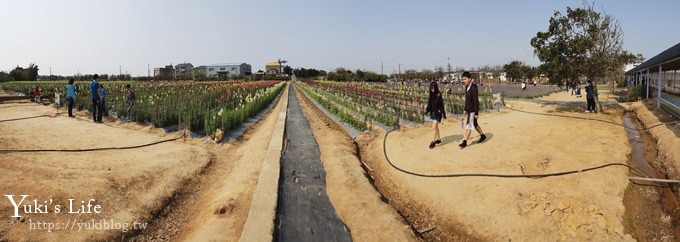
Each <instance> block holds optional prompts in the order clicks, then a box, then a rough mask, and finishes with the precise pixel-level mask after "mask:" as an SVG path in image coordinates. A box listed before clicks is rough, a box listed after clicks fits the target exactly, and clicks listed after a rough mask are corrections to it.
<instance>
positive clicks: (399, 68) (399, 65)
mask: <svg viewBox="0 0 680 242" xmlns="http://www.w3.org/2000/svg"><path fill="white" fill-rule="evenodd" d="M397 68H398V70H399V79H401V63H398V67H397ZM402 81H403V80H402Z"/></svg>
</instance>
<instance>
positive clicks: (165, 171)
mask: <svg viewBox="0 0 680 242" xmlns="http://www.w3.org/2000/svg"><path fill="white" fill-rule="evenodd" d="M19 84H21V83H9V85H3V86H1V87H3V88H5V91H2V93H0V95H16V94H17V92H20V90H21V89H22V88H25V87H26V86H30V84H24V85H26V86H22V85H19ZM125 84H127V83H105V84H104V85H108V86H111V88H112V89H114V90H115V91H114V92H112V93H115V94H112V95H111V96H110V97H111V98H113V99H114V100H115V98H116V95H122V94H119V93H120V92H122V91H120V90H119V89H117V88H118V87H119V86H121V87H122V86H124V85H125ZM133 84H134V87H135V88H136V90H138V92H139V93H145V94H143V97H144V98H146V99H147V100H151V101H148V102H149V103H148V104H146V105H147V106H145V108H142V109H140V110H139V111H137V112H138V114H137V115H138V116H136V117H140V119H139V120H137V121H135V120H132V122H127V121H125V120H123V119H116V118H115V117H111V118H109V119H107V120H106V122H105V124H103V125H102V124H94V123H92V121H91V116H90V115H89V113H88V112H87V111H85V110H81V111H79V112H76V114H77V116H78V118H75V119H70V118H67V117H65V115H63V114H62V115H55V114H54V111H55V109H54V107H52V106H51V105H38V104H35V103H29V102H26V101H11V102H6V103H0V120H9V121H0V132H1V133H2V135H0V144H1V145H2V147H3V149H9V150H12V149H69V148H78V149H83V148H105V147H120V146H129V145H140V144H145V143H149V142H154V141H159V140H165V139H175V138H177V140H172V141H169V142H163V143H160V144H156V145H150V146H144V147H140V148H133V149H126V150H120V151H119V150H102V151H97V150H95V151H92V152H74V153H61V152H43V151H35V152H28V153H24V152H22V153H16V152H9V153H7V152H5V153H2V157H0V164H2V166H0V170H1V171H2V172H4V173H6V174H11V175H10V176H5V177H4V178H3V180H2V181H3V183H2V184H5V185H3V187H2V189H3V190H5V191H9V193H15V194H18V193H19V191H21V192H25V193H29V194H31V196H32V197H36V198H40V197H50V198H53V199H55V203H64V201H65V200H67V199H69V198H71V197H76V198H83V199H85V200H86V199H88V198H91V197H92V198H96V199H97V200H99V201H100V203H99V204H100V205H102V207H104V208H106V210H105V213H104V214H98V215H93V214H83V215H78V216H75V217H71V216H62V215H59V214H46V215H42V214H32V215H27V216H25V217H24V218H23V219H9V220H6V221H5V222H6V223H4V224H3V226H0V238H3V239H6V240H14V239H20V238H23V239H29V240H64V239H70V240H76V241H82V240H133V241H206V240H223V239H225V238H227V239H226V240H228V241H236V240H238V238H239V237H240V236H242V232H243V231H244V226H245V224H246V223H247V221H248V219H249V217H248V215H249V210H250V209H251V208H252V207H251V206H252V204H254V199H255V198H254V194H255V191H256V187H257V186H258V183H259V181H260V180H261V179H259V178H258V177H259V176H260V172H261V171H262V170H263V168H264V167H265V165H264V159H265V153H266V152H262V150H263V149H266V148H263V147H268V144H269V143H270V141H271V140H272V139H273V137H275V134H276V132H283V130H278V129H277V128H276V126H277V125H280V124H279V122H286V123H289V122H290V120H288V119H289V118H290V117H289V118H285V117H281V116H280V115H281V114H280V113H281V112H283V113H286V112H290V110H289V109H290V108H291V106H289V105H294V104H293V102H295V103H298V102H299V105H300V108H301V109H302V111H303V113H304V119H305V120H303V121H304V122H309V128H310V131H311V133H312V134H313V137H307V138H310V139H311V140H312V141H313V142H312V143H311V144H313V145H316V146H317V147H318V149H319V157H318V158H319V159H320V161H321V166H322V167H323V170H324V171H323V172H324V174H325V176H323V177H325V182H324V183H323V184H324V186H325V188H326V192H327V195H328V198H329V201H330V203H331V205H332V207H333V210H334V211H335V213H336V214H337V218H338V219H340V220H341V221H342V223H343V224H344V225H345V226H347V230H346V231H349V235H350V236H351V238H352V239H353V240H354V241H385V240H389V241H417V240H424V241H498V240H531V241H546V240H547V241H551V240H567V241H569V240H579V241H581V240H594V241H633V240H635V239H639V238H643V237H642V236H647V237H644V238H661V237H660V236H662V237H663V236H665V237H663V238H669V236H673V235H672V231H673V228H674V227H673V226H672V224H671V223H666V224H663V221H665V220H663V221H662V220H658V219H657V218H650V217H647V218H645V219H644V220H643V221H640V222H639V223H636V224H637V225H636V228H637V229H638V230H637V232H635V234H632V233H633V232H631V226H630V221H629V219H630V216H631V215H629V214H631V213H632V214H639V213H640V211H641V210H642V209H646V210H650V211H654V214H657V215H659V216H670V217H671V218H672V219H675V218H676V217H674V215H672V214H668V213H667V212H664V210H663V208H662V207H659V206H658V205H657V204H656V202H654V200H653V199H648V200H644V199H637V200H635V199H633V200H631V197H633V196H638V195H640V194H645V193H649V191H646V190H640V189H637V188H636V189H632V190H631V186H632V185H631V183H630V182H628V179H627V178H628V176H632V175H634V174H632V173H631V171H629V170H628V169H626V168H624V167H608V168H604V169H599V170H594V171H591V172H587V173H579V174H572V175H567V176H557V177H547V178H541V179H531V178H512V179H507V178H497V177H439V178H433V177H422V176H414V175H412V174H408V173H404V172H402V171H400V170H398V169H396V167H399V169H404V170H407V171H410V172H415V173H420V174H431V175H439V174H449V173H501V174H540V173H549V172H559V171H564V170H573V169H582V168H584V167H591V166H596V165H599V164H604V163H609V162H623V163H628V162H630V154H631V153H632V152H633V151H632V150H631V146H630V145H629V140H628V136H627V135H626V129H625V128H624V127H621V126H617V125H611V124H607V123H604V122H592V121H590V120H588V118H595V119H599V120H605V121H607V122H610V123H622V120H623V119H624V109H625V106H616V105H614V104H611V105H608V108H607V112H606V113H599V114H589V113H583V108H582V107H579V106H578V105H579V103H581V102H583V99H582V98H577V97H575V96H571V95H569V93H567V92H557V93H553V91H549V90H550V89H545V90H542V91H538V90H537V91H535V93H539V94H536V95H540V97H534V98H508V99H506V100H505V103H506V106H505V107H503V110H502V111H500V112H499V111H497V110H496V108H494V106H493V101H492V100H491V92H485V93H483V94H482V95H480V105H481V107H482V113H481V116H480V125H481V126H482V127H483V128H484V130H485V132H486V134H487V136H488V137H489V139H488V141H487V142H485V143H483V144H475V143H474V142H473V143H472V144H471V145H470V146H469V147H468V148H466V149H459V148H458V147H457V143H458V142H460V140H461V139H462V130H461V128H460V126H459V119H460V113H461V112H462V105H463V102H464V100H463V97H462V94H460V93H457V92H456V91H452V92H451V93H447V94H445V96H444V101H445V105H446V110H447V112H449V119H447V120H445V121H444V122H443V124H442V126H441V130H442V138H443V140H442V144H441V145H439V146H437V147H436V148H435V149H432V150H431V149H429V148H428V147H427V144H428V143H429V141H430V139H431V129H430V128H429V126H428V125H429V122H430V121H429V118H427V117H426V115H425V114H424V109H425V108H424V103H426V98H427V93H425V90H423V89H420V88H418V87H417V86H391V85H385V84H375V83H359V82H358V83H342V82H332V81H294V82H278V81H271V82H252V83H251V82H225V83H220V82H217V83H203V82H197V83H193V84H191V85H189V84H186V86H185V84H180V83H171V82H168V83H162V84H160V85H159V86H153V85H151V84H150V83H133ZM50 85H54V86H50ZM62 85H63V83H56V84H55V83H46V84H44V86H45V88H46V89H45V90H49V88H57V90H55V91H58V88H59V87H60V86H62ZM192 85H195V87H192ZM507 88H513V87H507ZM157 90H164V92H166V93H167V94H159V93H156V92H157ZM192 90H194V91H192ZM229 91H233V93H238V94H232V96H231V97H232V98H231V99H229V101H222V100H221V98H220V97H221V94H223V93H225V92H229ZM158 92H160V91H158ZM183 92H188V93H194V92H196V93H210V94H209V95H212V96H211V97H212V98H209V99H202V100H204V101H205V103H203V104H202V105H203V106H200V105H199V106H200V107H203V108H196V111H195V112H196V113H202V114H200V115H198V114H197V115H196V116H197V117H198V116H200V117H203V120H202V122H203V126H198V127H195V128H194V129H191V127H192V126H191V125H188V124H187V125H185V124H183V123H182V122H178V124H176V125H177V126H178V127H177V129H178V130H177V131H172V130H169V129H167V126H170V125H172V123H173V122H174V121H172V122H169V123H165V126H163V125H162V124H164V123H163V122H161V120H164V118H167V117H169V116H157V115H154V113H155V112H156V111H155V110H165V109H166V108H173V107H177V109H178V110H183V109H182V108H187V107H188V106H184V104H178V101H175V100H174V99H173V95H179V94H180V93H183ZM290 92H295V93H296V95H295V96H296V97H295V96H293V97H290V99H289V96H290ZM85 94H87V93H85ZM147 95H148V96H147ZM197 95H203V94H197ZM532 95H533V94H532ZM605 95H606V94H601V97H600V98H601V99H603V100H605V99H606V98H605ZM234 96H236V97H234ZM79 97H80V96H79ZM226 97H229V96H228V95H227V96H226ZM226 97H225V98H226ZM86 98H87V96H85V98H81V99H86ZM186 98H189V97H188V96H187V97H186ZM283 98H286V99H289V102H290V103H291V104H284V103H283V102H282V101H281V100H283ZM181 100H184V99H180V101H179V102H181ZM214 100H218V101H214ZM152 101H153V103H151V102H152ZM46 102H47V101H46ZM83 102H85V101H83ZM191 103H194V104H197V105H198V104H201V102H198V101H191ZM206 103H212V104H210V105H208V104H206ZM115 105H116V104H112V107H115ZM213 105H214V106H213ZM295 105H298V104H295ZM160 106H165V107H163V108H160ZM199 106H197V107H199ZM245 108H250V109H252V110H249V111H247V112H245V111H243V109H245ZM237 109H238V110H240V112H237ZM220 110H221V111H220ZM286 110H288V111H286ZM517 110H521V111H526V112H533V113H544V114H558V115H567V116H572V117H580V118H584V119H573V118H572V119H564V118H559V117H554V116H541V115H532V114H528V113H524V112H519V111H517ZM61 112H63V110H62V111H61ZM149 113H151V114H149ZM258 114H259V115H258ZM226 115H235V116H230V117H229V118H225V116H226ZM239 115H242V117H241V116H239ZM329 115H330V116H329ZM35 116H38V117H35ZM177 116H178V117H181V116H184V115H183V114H177ZM255 116H257V117H258V121H256V122H255V123H254V124H252V125H251V126H248V127H247V129H246V131H245V132H244V133H243V134H241V135H239V136H238V137H237V138H236V139H230V140H225V141H223V142H215V139H214V134H215V133H216V132H215V131H216V130H217V129H220V131H221V130H222V129H224V132H225V133H229V132H230V130H234V128H235V127H236V126H239V125H242V123H243V122H244V121H243V120H247V119H251V118H253V117H255ZM25 117H27V119H22V118H25ZM142 117H146V118H142ZM147 118H148V119H147ZM133 119H134V118H133ZM178 119H180V118H178ZM141 120H145V121H141ZM153 120H155V121H153ZM342 125H346V126H348V127H352V128H353V129H356V130H358V133H357V135H352V134H351V133H350V132H348V131H347V130H346V129H344V128H343V127H342ZM211 127H212V128H211ZM290 128H292V126H291V127H289V130H290ZM298 128H300V127H298ZM392 129H395V130H394V131H392V132H391V133H390V134H389V138H387V139H386V138H385V135H386V132H387V131H390V130H392ZM35 130H40V132H34V131H35ZM205 130H208V131H205ZM211 130H212V131H211ZM184 131H191V132H192V133H193V135H185V134H188V133H186V132H184ZM194 131H197V132H194ZM197 133H204V135H199V134H197ZM290 133H291V132H288V133H284V139H287V140H290V139H293V137H290V136H288V135H290ZM529 134H530V135H529ZM183 135H185V136H183ZM82 137H91V138H92V140H96V141H92V140H90V139H83V138H82ZM476 139H478V136H476V134H474V135H473V138H472V140H473V141H474V140H476ZM288 142H291V141H288ZM303 143H305V144H307V145H309V144H310V143H309V141H306V140H305V141H303ZM5 147H6V148H5ZM296 147H297V146H295V145H293V146H290V143H289V144H288V146H284V147H283V148H281V149H282V151H281V153H282V154H285V152H284V151H286V152H287V151H288V150H289V149H297V148H296ZM602 150H607V151H608V152H606V153H605V152H601V151H602ZM0 152H3V151H0ZM386 156H387V157H388V158H389V161H388V160H387V158H386ZM65 161H68V162H65ZM282 162H284V161H282ZM287 162H291V161H287ZM390 162H391V163H392V165H394V166H396V167H394V166H391V165H390ZM34 167H40V168H39V169H35V168H34ZM297 172H299V173H296V174H295V176H296V177H298V176H299V177H300V180H299V181H298V180H295V182H294V183H296V184H301V185H302V187H303V190H304V187H305V185H306V184H307V182H309V181H308V180H306V179H303V177H317V176H318V175H317V174H315V173H314V174H305V173H301V172H302V171H297ZM281 175H282V176H284V175H285V176H288V175H290V174H281ZM16 177H21V178H22V179H14V178H16ZM282 179H283V178H282ZM309 186H311V184H309ZM70 190H77V191H78V192H76V193H70V192H68V191H70ZM281 192H282V190H278V193H279V196H280V195H281ZM53 194H64V195H62V196H54V195H53ZM350 194H351V195H350ZM631 194H634V195H631ZM631 201H632V202H631ZM2 205H3V206H2V207H0V212H2V213H10V212H11V209H12V208H11V206H7V205H6V204H2ZM276 213H279V211H277V212H276ZM307 215H309V214H307ZM307 215H305V214H300V215H299V216H301V217H304V216H307ZM366 217H370V218H372V219H366ZM103 218H105V219H112V220H111V221H120V222H121V223H122V222H125V223H129V224H133V223H135V222H139V223H143V224H145V226H147V227H145V228H144V229H130V230H125V232H123V231H122V230H119V229H111V230H89V231H85V232H82V231H80V232H79V231H77V230H76V231H74V230H63V229H62V230H57V229H55V230H54V231H53V232H49V233H47V232H46V233H35V232H32V230H31V228H30V223H31V222H34V221H53V222H64V221H62V220H64V219H66V220H67V221H66V222H69V223H70V222H71V221H70V220H69V219H74V220H76V221H89V220H92V219H95V220H97V219H103ZM517 221H521V222H517ZM673 221H675V220H673ZM319 224H321V222H319ZM655 224H656V225H655ZM659 224H662V225H659ZM281 227H286V226H278V225H277V226H275V227H274V228H273V229H274V231H276V230H277V229H279V228H281ZM289 227H290V226H289ZM224 228H228V229H224ZM653 228H659V229H663V230H662V232H660V234H654V233H652V232H651V230H653ZM273 233H274V234H280V233H281V232H280V231H276V232H273ZM272 236H275V235H272ZM670 238H672V237H670Z"/></svg>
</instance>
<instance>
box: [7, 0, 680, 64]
mask: <svg viewBox="0 0 680 242" xmlns="http://www.w3.org/2000/svg"><path fill="white" fill-rule="evenodd" d="M581 3H582V2H581V1H580V0H569V1H554V0H517V1H506V0H495V1H434V0H433V1H399V0H395V1H388V0H385V1H355V0H348V1H329V0H317V1H313V0H308V1H303V0H288V1H275V0H270V1H269V0H268V1H264V0H251V1H207V0H206V1H202V0H197V1H186V0H185V1H176V0H167V1H161V0H147V1H134V0H118V1H109V0H100V1H86V0H63V1H48V0H44V1H38V0H2V1H0V33H2V34H0V70H1V71H9V70H11V69H12V68H13V67H15V66H16V65H22V66H25V65H27V64H28V63H31V62H34V63H37V64H38V65H39V67H40V74H42V75H47V74H49V68H50V67H51V68H52V72H53V73H54V74H62V75H71V74H74V73H76V72H77V71H78V70H79V71H80V72H81V73H107V74H117V73H118V71H119V66H122V70H123V72H126V71H127V72H128V73H130V74H133V75H146V74H147V64H149V65H151V68H153V67H158V66H163V65H167V64H171V63H172V64H177V63H181V62H184V61H187V62H191V63H193V64H194V65H202V64H213V63H228V62H246V63H249V64H251V65H252V66H253V69H254V70H258V69H263V68H264V63H265V62H266V61H269V60H275V59H277V58H283V59H286V60H288V61H289V65H291V66H293V67H312V68H320V69H327V70H328V69H334V68H336V67H345V68H351V69H357V68H360V69H365V70H373V71H377V72H380V63H381V62H383V65H384V72H385V73H386V74H389V73H392V72H393V71H396V70H397V65H398V64H401V69H402V71H403V70H406V69H418V70H420V69H423V68H428V69H432V68H434V67H435V66H446V63H447V57H450V58H451V64H452V65H453V66H454V67H455V66H461V67H465V68H469V67H474V66H482V65H499V64H504V63H507V62H509V61H511V60H522V61H525V62H527V63H529V64H532V65H536V64H538V63H539V61H538V60H537V59H536V58H535V57H534V56H533V50H532V48H531V46H530V45H529V40H530V39H531V37H533V36H534V35H535V34H536V32H537V31H544V30H545V29H546V28H547V23H548V19H549V18H550V16H551V15H552V14H553V12H554V11H555V10H560V11H564V10H565V8H566V6H573V7H576V6H580V5H581ZM595 6H596V8H597V9H599V10H602V9H603V10H604V11H606V12H607V13H609V14H612V15H614V16H615V17H616V18H617V19H618V20H619V21H620V23H621V25H622V27H623V31H624V33H625V38H624V42H625V43H624V47H625V48H626V49H627V50H629V51H632V52H634V53H641V54H643V55H644V56H645V57H646V58H650V57H652V56H653V55H656V54H657V53H659V52H661V51H663V50H665V49H667V48H669V47H671V46H673V45H675V44H677V43H678V42H680V31H677V26H680V15H679V14H678V9H680V1H671V0H654V1H630V0H622V1H615V0H599V1H597V2H595Z"/></svg>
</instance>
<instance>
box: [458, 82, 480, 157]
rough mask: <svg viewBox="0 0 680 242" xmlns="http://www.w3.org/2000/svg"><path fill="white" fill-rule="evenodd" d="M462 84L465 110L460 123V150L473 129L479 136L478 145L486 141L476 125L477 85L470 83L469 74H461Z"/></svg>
mask: <svg viewBox="0 0 680 242" xmlns="http://www.w3.org/2000/svg"><path fill="white" fill-rule="evenodd" d="M463 84H465V109H463V118H462V119H461V120H460V122H461V123H462V124H463V126H464V127H465V139H464V140H463V142H462V143H460V145H458V146H460V148H461V149H462V148H465V147H466V146H467V141H468V139H470V134H471V133H472V130H473V129H476V130H477V133H479V135H480V136H481V137H480V138H479V141H478V143H482V142H484V140H486V135H484V132H482V128H480V127H479V124H478V123H477V120H478V119H479V91H478V90H477V85H476V84H474V83H473V82H472V75H470V72H467V71H466V72H463Z"/></svg>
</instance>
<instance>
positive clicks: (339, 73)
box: [326, 68, 388, 82]
mask: <svg viewBox="0 0 680 242" xmlns="http://www.w3.org/2000/svg"><path fill="white" fill-rule="evenodd" d="M387 78H388V77H387V75H382V74H378V73H375V72H372V71H362V70H356V71H354V72H353V71H351V70H347V69H345V68H337V69H335V71H331V72H328V74H327V75H326V79H327V80H332V81H341V82H344V81H347V82H359V81H363V82H385V81H387Z"/></svg>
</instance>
